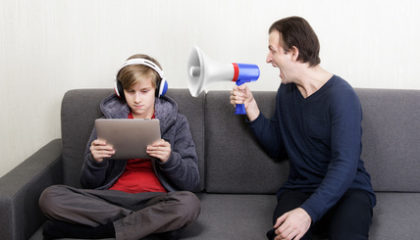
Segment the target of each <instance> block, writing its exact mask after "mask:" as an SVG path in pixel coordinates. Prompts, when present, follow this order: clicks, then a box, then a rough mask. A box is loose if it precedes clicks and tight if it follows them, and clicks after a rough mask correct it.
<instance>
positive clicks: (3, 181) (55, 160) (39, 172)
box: [0, 139, 63, 240]
mask: <svg viewBox="0 0 420 240" xmlns="http://www.w3.org/2000/svg"><path fill="white" fill-rule="evenodd" d="M61 153H62V143H61V139H55V140H53V141H51V142H49V143H48V144H46V145H45V146H43V147H42V148H41V149H39V150H38V151H37V152H36V153H34V154H33V155H32V156H30V157H29V158H27V159H26V160H25V161H23V162H22V163H21V164H19V165H18V166H17V167H16V168H14V169H13V170H11V171H10V172H8V173H7V174H6V175H4V176H3V177H1V178H0V238H1V239H10V240H16V239H28V238H29V236H31V234H33V233H34V232H35V231H36V229H38V228H39V226H41V224H42V223H43V221H44V220H45V217H44V216H43V215H42V213H41V211H40V209H39V207H38V198H39V196H40V194H41V192H42V191H43V190H44V189H45V188H46V187H48V186H50V185H53V184H61V183H62V182H63V177H62V176H63V173H62V161H61Z"/></svg>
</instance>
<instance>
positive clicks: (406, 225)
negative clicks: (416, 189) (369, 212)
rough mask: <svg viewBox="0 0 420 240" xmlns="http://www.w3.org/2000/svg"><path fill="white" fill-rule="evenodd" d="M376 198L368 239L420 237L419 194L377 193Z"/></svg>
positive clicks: (383, 239)
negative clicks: (419, 224)
mask: <svg viewBox="0 0 420 240" xmlns="http://www.w3.org/2000/svg"><path fill="white" fill-rule="evenodd" d="M376 197H377V205H376V207H375V208H374V209H373V223H372V226H371V228H370V233H369V235H370V238H369V239H372V240H394V239H417V238H418V236H420V228H419V227H418V222H419V219H420V217H419V216H420V208H419V202H420V193H397V192H393V193H390V192H377V193H376Z"/></svg>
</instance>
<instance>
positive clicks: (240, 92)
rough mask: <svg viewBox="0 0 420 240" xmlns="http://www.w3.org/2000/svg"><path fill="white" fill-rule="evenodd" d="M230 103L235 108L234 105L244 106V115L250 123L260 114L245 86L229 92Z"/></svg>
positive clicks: (236, 87) (249, 91)
mask: <svg viewBox="0 0 420 240" xmlns="http://www.w3.org/2000/svg"><path fill="white" fill-rule="evenodd" d="M230 103H231V104H232V105H233V106H234V107H236V104H244V105H245V109H246V115H247V116H248V119H249V120H250V121H251V122H252V121H254V120H255V119H256V118H257V117H258V115H259V114H260V110H259V109H258V105H257V102H256V101H255V99H254V96H253V95H252V93H251V90H249V88H248V85H246V84H242V85H241V86H235V87H234V88H233V89H232V91H231V92H230Z"/></svg>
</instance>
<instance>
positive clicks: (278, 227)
mask: <svg viewBox="0 0 420 240" xmlns="http://www.w3.org/2000/svg"><path fill="white" fill-rule="evenodd" d="M311 222H312V219H311V216H309V214H308V213H307V212H306V211H305V210H304V209H303V208H295V209H293V210H291V211H289V212H286V213H285V214H283V215H281V216H280V217H279V218H277V221H276V224H274V229H275V231H274V233H275V234H276V237H275V238H274V240H291V239H293V240H299V239H301V238H302V237H303V236H304V235H305V233H306V232H307V231H308V229H309V227H310V226H311Z"/></svg>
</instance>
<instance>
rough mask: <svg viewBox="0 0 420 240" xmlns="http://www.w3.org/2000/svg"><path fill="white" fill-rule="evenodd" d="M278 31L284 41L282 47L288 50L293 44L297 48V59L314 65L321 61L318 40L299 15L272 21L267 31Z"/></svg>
mask: <svg viewBox="0 0 420 240" xmlns="http://www.w3.org/2000/svg"><path fill="white" fill-rule="evenodd" d="M274 30H276V31H278V32H279V33H280V34H281V35H282V37H283V41H284V46H283V49H284V51H285V52H288V51H289V49H290V48H292V47H293V46H295V47H296V48H297V49H299V56H298V60H300V61H302V62H303V63H309V66H311V67H312V66H316V65H318V64H319V63H320V62H321V59H320V58H319V49H320V46H319V41H318V37H317V36H316V34H315V32H314V30H313V29H312V27H311V25H309V23H308V22H307V21H306V20H305V19H303V18H301V17H288V18H283V19H280V20H278V21H276V22H274V23H273V24H272V25H271V27H270V29H269V31H268V33H271V32H272V31H274Z"/></svg>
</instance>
